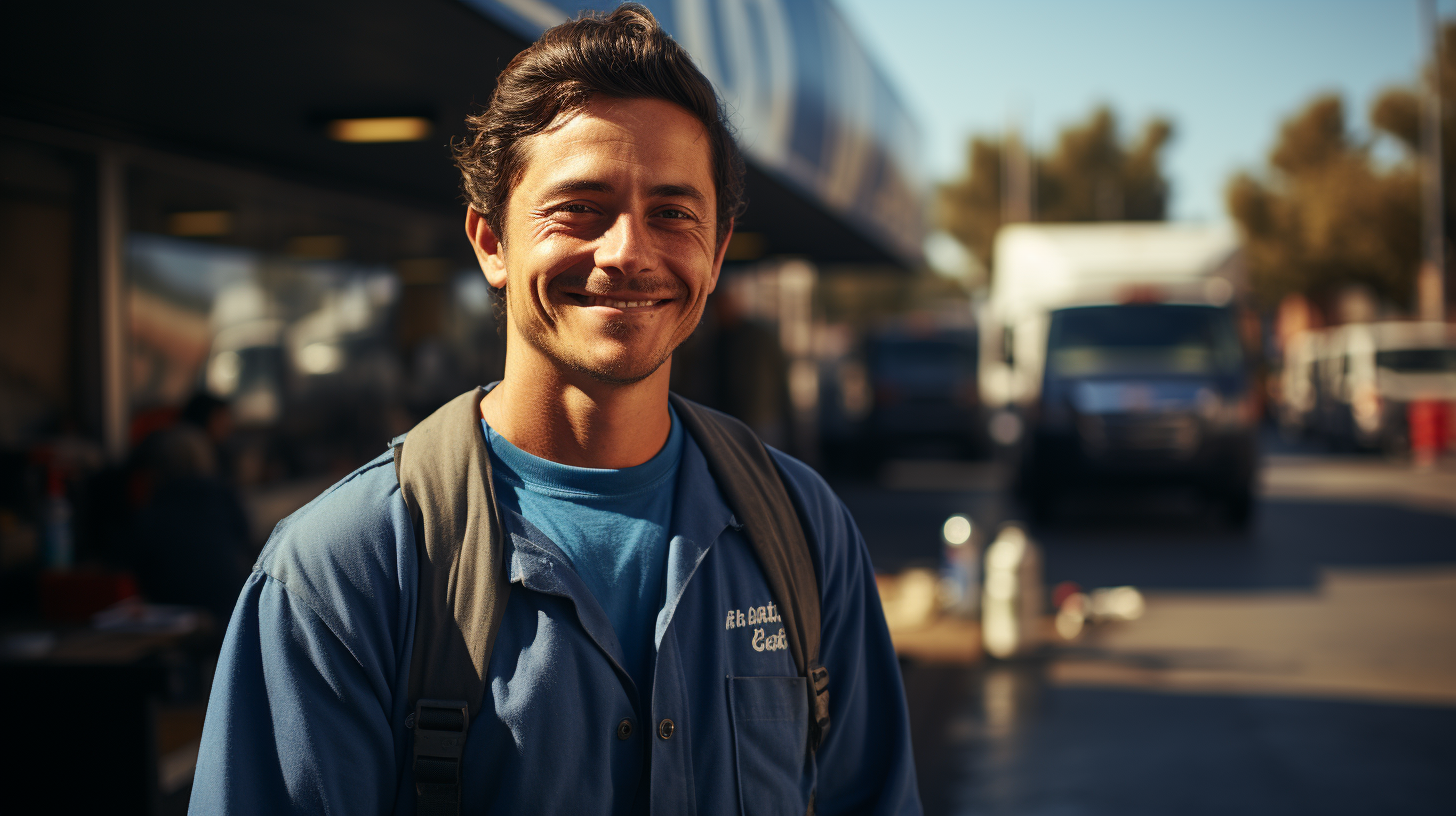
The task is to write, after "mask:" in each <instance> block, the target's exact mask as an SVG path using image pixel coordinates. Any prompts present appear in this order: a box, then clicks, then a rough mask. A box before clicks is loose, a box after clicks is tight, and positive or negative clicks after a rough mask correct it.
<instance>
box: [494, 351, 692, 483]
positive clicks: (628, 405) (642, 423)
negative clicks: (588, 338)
mask: <svg viewBox="0 0 1456 816" xmlns="http://www.w3.org/2000/svg"><path fill="white" fill-rule="evenodd" d="M511 345H512V346H515V347H516V348H519V347H520V346H521V345H522V344H521V343H513V344H511ZM521 356H522V355H512V354H511V349H510V348H507V351H506V370H505V376H504V377H502V378H501V381H500V384H499V385H497V386H496V387H495V388H494V389H492V390H491V392H490V393H489V394H486V395H485V399H483V400H481V403H480V415H481V416H482V417H483V418H484V419H485V421H486V422H487V423H489V424H490V427H491V428H492V429H494V430H495V432H496V433H498V434H500V435H501V436H503V437H505V438H506V439H507V440H508V441H509V442H510V443H511V444H512V445H515V446H516V447H518V448H520V449H521V450H523V451H526V452H527V453H530V454H532V455H534V456H539V457H541V458H542V459H547V460H549V461H552V462H556V463H558V464H563V465H573V466H576V467H589V468H624V467H633V466H635V465H640V464H642V463H643V462H646V461H647V460H648V459H651V458H652V457H653V456H654V455H655V454H656V453H657V452H658V451H659V450H661V449H662V446H663V445H664V444H665V443H666V442H667V436H668V432H669V431H671V430H672V418H671V416H670V415H669V414H668V410H667V385H668V377H669V372H670V369H671V367H672V360H671V359H669V360H668V361H667V362H666V363H663V364H662V366H661V367H660V368H659V369H658V370H657V371H655V372H653V373H652V374H651V375H650V376H648V377H647V378H646V379H644V380H641V381H639V382H635V383H632V384H630V385H618V384H612V383H603V382H600V381H598V380H595V379H593V378H591V377H589V376H587V375H585V374H580V373H577V372H574V371H565V372H563V371H560V370H558V369H557V368H555V367H554V366H536V365H530V364H529V362H530V361H527V360H523V359H521Z"/></svg>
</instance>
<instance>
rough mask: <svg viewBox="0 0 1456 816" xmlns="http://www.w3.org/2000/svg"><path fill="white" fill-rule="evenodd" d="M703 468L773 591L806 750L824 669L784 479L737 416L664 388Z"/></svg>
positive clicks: (814, 583) (824, 703)
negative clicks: (805, 694) (800, 681)
mask: <svg viewBox="0 0 1456 816" xmlns="http://www.w3.org/2000/svg"><path fill="white" fill-rule="evenodd" d="M669 399H670V400H671V402H672V407H673V409H674V410H676V411H677V415H678V418H679V419H680V420H682V423H683V425H684V426H685V427H686V428H687V430H688V433H690V434H692V436H693V440H694V441H696V442H697V443H698V447H699V448H700V449H702V451H703V456H704V458H706V459H707V460H708V471H709V472H710V473H712V475H713V481H714V482H715V483H716V484H717V486H718V490H719V491H720V492H721V493H722V494H723V498H725V499H726V500H727V501H728V506H729V507H730V508H732V510H733V512H734V514H735V515H736V516H738V520H739V521H740V522H742V524H743V530H744V534H745V535H746V536H747V537H748V541H749V544H750V545H751V546H752V547H753V552H754V554H755V555H756V556H757V557H758V562H759V566H761V567H762V568H763V574H764V578H765V579H766V580H767V581H768V586H769V591H770V592H772V593H773V597H774V602H775V603H776V604H777V605H778V609H779V613H780V616H781V617H782V618H783V619H784V634H785V636H786V637H787V638H788V641H789V651H790V652H791V653H792V654H793V656H794V664H795V665H796V666H797V667H798V669H799V673H800V674H801V675H803V676H804V677H807V678H808V679H809V750H811V751H815V750H818V748H819V745H820V743H821V742H822V741H823V739H824V734H825V732H827V731H828V730H829V671H828V670H827V669H825V668H824V666H823V665H822V664H821V663H820V662H819V611H820V610H819V602H820V598H819V578H818V575H817V574H816V573H815V571H814V555H813V551H812V549H811V548H810V546H809V542H808V539H807V538H806V537H805V535H804V528H803V526H802V521H801V520H800V517H799V514H798V512H796V511H795V509H794V503H793V500H792V499H791V498H790V497H789V491H788V489H787V488H786V487H785V486H784V482H783V477H782V476H781V475H780V474H779V470H778V468H777V467H776V466H775V465H774V463H773V459H772V458H771V457H770V456H769V453H768V450H767V449H766V448H765V447H764V446H763V442H761V441H760V440H759V438H758V436H757V435H756V434H755V433H754V432H753V430H752V429H751V428H749V427H748V426H747V425H745V424H743V423H742V422H740V421H739V420H737V419H734V418H733V417H731V416H729V415H727V414H725V413H722V412H720V411H715V410H713V409H711V408H707V407H705V406H702V405H698V404H697V403H694V402H690V401H688V400H685V399H683V398H682V397H679V396H678V395H676V394H670V395H669Z"/></svg>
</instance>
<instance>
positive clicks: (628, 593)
mask: <svg viewBox="0 0 1456 816" xmlns="http://www.w3.org/2000/svg"><path fill="white" fill-rule="evenodd" d="M669 411H671V409H670V408H669ZM481 424H482V425H485V439H486V443H487V444H488V445H489V447H490V453H491V465H492V467H493V468H494V469H495V482H496V498H497V500H498V501H499V502H500V504H501V506H502V508H504V509H506V510H513V511H515V512H517V513H520V514H521V517H522V518H524V519H525V520H526V521H528V522H530V523H531V524H532V525H534V526H535V527H536V529H538V530H540V531H541V532H542V534H544V535H545V536H546V537H547V538H549V539H551V541H552V543H554V544H556V546H557V547H560V548H561V551H562V552H563V553H565V554H566V557H567V558H568V559H569V560H570V561H571V565H572V567H573V568H575V570H576V572H577V574H578V575H580V576H581V579H582V581H583V582H584V583H585V584H586V585H587V588H588V589H590V590H591V593H592V595H593V597H595V598H596V600H597V603H599V604H601V606H602V609H603V610H604V611H605V612H606V613H607V618H608V619H609V620H610V621H611V622H612V629H613V630H614V631H615V632H616V634H617V642H618V643H620V644H621V646H622V655H623V658H624V662H623V665H622V668H624V669H626V671H627V673H628V674H629V675H631V677H632V682H633V683H635V684H636V686H637V690H638V693H639V695H640V698H641V700H642V702H643V703H645V702H646V701H647V700H649V699H651V698H650V696H648V693H649V690H650V689H651V687H652V667H653V664H654V656H655V650H654V647H653V632H654V631H655V629H656V625H657V614H658V612H659V610H661V609H662V603H663V595H664V593H665V591H666V582H667V550H668V535H667V530H668V525H669V524H670V523H671V522H672V507H673V494H674V493H675V492H676V488H677V471H678V463H679V462H680V461H681V460H682V449H683V432H682V425H681V423H679V422H678V419H677V414H676V412H672V430H671V431H670V432H669V433H668V436H667V444H665V445H663V446H662V450H660V451H658V452H657V454H656V455H654V456H653V457H652V458H651V459H649V460H647V461H646V462H644V463H642V464H640V465H637V466H636V467H629V468H621V469H616V470H613V469H603V468H582V467H572V466H571V465H562V464H558V463H556V462H552V461H550V460H547V459H542V458H541V457H539V456H533V455H531V454H529V453H527V452H525V451H523V450H521V449H520V448H518V447H516V446H515V445H512V444H511V443H510V442H509V441H507V440H506V438H505V437H503V436H501V435H499V434H497V433H496V432H495V431H494V430H492V429H491V427H490V426H489V425H487V424H485V421H484V420H481Z"/></svg>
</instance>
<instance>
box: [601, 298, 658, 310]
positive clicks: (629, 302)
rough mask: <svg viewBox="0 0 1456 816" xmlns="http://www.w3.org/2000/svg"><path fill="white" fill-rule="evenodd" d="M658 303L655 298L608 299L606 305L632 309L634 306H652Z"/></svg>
mask: <svg viewBox="0 0 1456 816" xmlns="http://www.w3.org/2000/svg"><path fill="white" fill-rule="evenodd" d="M654 303H657V301H655V300H608V301H605V305H607V306H611V307H612V308H613V309H630V308H632V307H633V306H651V305H653V304H654Z"/></svg>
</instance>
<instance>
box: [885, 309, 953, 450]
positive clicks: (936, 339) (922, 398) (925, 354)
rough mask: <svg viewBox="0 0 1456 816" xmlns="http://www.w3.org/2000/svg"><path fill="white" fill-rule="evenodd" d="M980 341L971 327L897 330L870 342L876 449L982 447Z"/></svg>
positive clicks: (886, 332) (892, 330) (886, 331)
mask: <svg viewBox="0 0 1456 816" xmlns="http://www.w3.org/2000/svg"><path fill="white" fill-rule="evenodd" d="M976 358H977V338H976V334H975V332H973V331H971V330H969V329H946V328H931V329H925V330H922V331H917V330H914V329H891V330H883V331H880V332H876V333H874V334H872V335H871V336H870V337H869V338H868V339H867V340H866V342H865V346H864V360H865V369H866V372H867V375H868V380H869V387H870V393H871V406H870V411H869V415H868V417H867V419H866V423H865V433H866V436H867V441H868V444H869V447H870V448H871V450H872V452H874V453H875V454H877V455H880V456H883V455H888V454H891V453H894V452H897V451H906V450H919V451H932V452H940V451H946V452H950V453H954V454H956V455H966V454H970V453H973V452H975V451H977V450H979V449H980V447H981V438H982V434H981V404H980V395H979V393H978V390H977V384H976V366H977V359H976Z"/></svg>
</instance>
